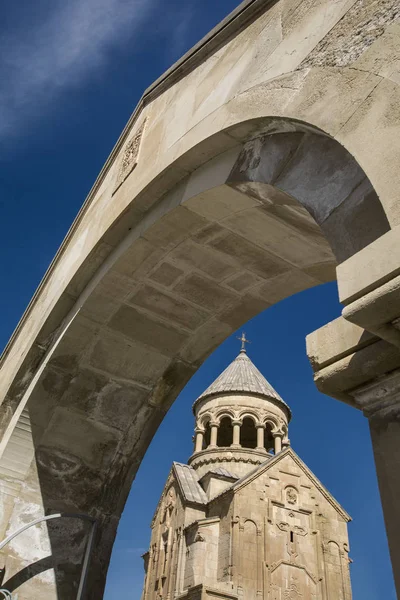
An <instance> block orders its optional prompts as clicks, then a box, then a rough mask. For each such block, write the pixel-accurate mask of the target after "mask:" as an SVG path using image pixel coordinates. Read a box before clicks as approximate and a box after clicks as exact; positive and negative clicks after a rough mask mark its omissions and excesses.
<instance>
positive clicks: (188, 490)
mask: <svg viewBox="0 0 400 600" xmlns="http://www.w3.org/2000/svg"><path fill="white" fill-rule="evenodd" d="M241 341H242V349H241V351H240V353H239V355H238V356H237V358H236V359H235V360H234V361H233V362H232V363H231V364H230V365H229V366H228V367H227V368H226V369H225V371H223V373H221V375H220V376H219V377H218V378H217V379H216V380H215V381H214V383H212V384H211V385H210V386H209V387H208V388H207V389H206V390H205V392H203V394H201V396H199V398H197V400H196V401H195V403H194V405H193V411H194V414H195V419H196V428H195V434H196V436H195V448H194V453H193V454H192V456H191V457H190V458H189V461H188V464H187V465H185V464H180V463H173V465H172V469H171V471H170V474H169V476H168V479H167V482H166V485H165V488H164V491H163V494H162V496H161V498H160V501H159V503H158V506H157V509H156V512H155V515H154V518H153V521H152V524H151V527H152V534H151V542H150V549H149V551H148V552H147V553H146V554H145V555H144V561H145V571H146V578H145V584H144V589H143V595H142V600H156V599H160V598H163V599H167V600H173V599H174V598H180V599H182V600H206V599H211V598H212V599H216V598H219V599H221V600H223V599H226V600H228V599H229V600H239V599H243V600H351V585H350V573H349V562H350V561H349V558H348V552H349V543H348V535H347V523H348V521H349V520H350V517H349V515H348V514H347V513H346V512H345V511H344V509H343V508H342V507H341V506H340V505H339V504H338V503H337V502H336V500H335V499H334V498H333V497H332V496H331V494H330V493H329V492H328V491H327V490H326V489H325V488H324V486H323V485H322V484H321V483H320V481H319V480H318V479H317V478H316V477H315V475H314V474H313V473H312V472H311V471H310V470H309V469H308V467H307V466H306V465H305V464H304V463H303V462H302V460H301V459H300V458H299V457H298V455H297V454H296V453H295V452H294V451H293V449H292V448H291V447H290V443H289V439H288V423H289V421H290V418H291V411H290V409H289V407H288V405H287V404H286V403H285V402H284V401H283V400H282V398H281V397H280V396H279V394H278V393H277V392H276V391H275V390H274V388H273V387H272V386H271V385H270V384H269V383H268V381H267V380H266V379H265V377H264V376H263V375H262V374H261V373H260V371H259V370H258V369H257V368H256V367H255V365H254V364H253V362H252V361H251V360H250V358H249V357H248V355H247V353H246V350H245V342H246V339H245V336H244V335H243V336H242V338H241Z"/></svg>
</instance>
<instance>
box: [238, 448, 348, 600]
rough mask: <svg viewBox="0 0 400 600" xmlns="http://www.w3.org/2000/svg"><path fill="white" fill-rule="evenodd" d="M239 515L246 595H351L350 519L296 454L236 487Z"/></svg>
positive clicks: (318, 598)
mask: <svg viewBox="0 0 400 600" xmlns="http://www.w3.org/2000/svg"><path fill="white" fill-rule="evenodd" d="M235 515H238V517H237V519H236V521H237V523H236V524H235V525H234V527H236V528H237V532H236V539H234V544H233V545H234V559H233V562H234V563H235V562H238V564H239V567H238V571H237V575H236V576H235V581H234V583H235V585H237V586H238V590H239V591H241V593H243V596H244V598H246V600H253V599H254V600H255V599H256V597H257V593H258V595H260V594H262V597H263V598H265V599H266V600H281V599H282V600H283V599H284V598H286V597H290V598H301V597H302V598H307V599H309V600H333V599H335V600H350V599H351V590H350V579H349V561H348V556H347V554H348V537H347V525H346V521H345V519H344V517H342V516H341V515H340V514H339V513H338V512H337V510H336V509H335V508H334V507H333V506H332V504H331V503H330V502H329V501H328V500H327V498H326V497H325V496H324V495H323V494H322V493H321V492H320V491H319V490H318V489H317V488H316V486H315V485H314V483H313V482H312V481H310V479H309V478H308V477H307V476H305V474H304V472H303V471H302V470H301V469H300V468H299V467H298V465H296V464H295V462H294V461H293V460H292V458H291V457H290V456H287V457H285V458H284V459H283V460H282V461H280V462H278V463H277V464H275V465H274V466H273V467H271V469H270V470H267V471H266V472H265V473H263V474H261V475H260V476H259V477H258V478H256V479H255V480H253V481H252V482H251V483H249V484H248V485H246V486H244V487H243V488H242V489H239V490H238V491H237V492H236V494H235ZM234 536H235V534H234ZM235 555H236V557H238V559H236V558H235ZM264 563H265V565H266V568H264V567H263V564H264ZM285 593H287V594H291V595H290V596H285V595H284V594H285ZM301 594H302V596H301Z"/></svg>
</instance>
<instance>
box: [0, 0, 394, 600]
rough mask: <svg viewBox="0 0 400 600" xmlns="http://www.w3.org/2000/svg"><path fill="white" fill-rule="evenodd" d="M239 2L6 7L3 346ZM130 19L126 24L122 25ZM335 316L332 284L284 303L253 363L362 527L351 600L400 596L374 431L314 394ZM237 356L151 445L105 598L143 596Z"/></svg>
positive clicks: (0, 10) (254, 328) (0, 203)
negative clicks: (211, 394)
mask: <svg viewBox="0 0 400 600" xmlns="http://www.w3.org/2000/svg"><path fill="white" fill-rule="evenodd" d="M78 3H79V7H80V8H82V7H83V8H84V9H85V11H86V12H84V13H83V16H82V15H80V17H79V18H80V19H81V21H82V23H83V25H82V27H81V28H79V27H78V25H79V24H80V23H77V22H76V20H77V17H74V15H75V14H78V13H74V11H73V10H72V9H73V8H74V7H75V8H76V7H78ZM238 4H239V2H238V0H168V2H166V1H165V0H164V2H161V0H70V1H69V3H66V4H64V3H63V2H62V1H61V0H35V2H34V3H33V2H32V1H31V0H17V1H16V2H14V3H11V2H9V3H3V4H2V5H1V6H0V23H2V33H3V35H2V36H0V38H1V39H0V56H1V57H2V62H1V64H0V80H1V81H2V86H0V211H1V212H0V214H1V219H0V244H1V258H2V260H1V262H0V269H1V271H0V275H1V281H2V283H3V293H2V294H1V295H0V308H1V314H2V319H1V323H0V345H1V346H4V345H5V344H6V342H7V340H8V338H9V336H10V335H11V333H12V331H13V329H14V327H15V326H16V324H17V322H18V320H19V318H20V317H21V315H22V312H23V311H24V309H25V307H26V305H27V304H28V302H29V300H30V298H31V296H32V294H33V292H34V290H35V288H36V287H37V285H38V283H39V281H40V279H41V278H42V276H43V274H44V272H45V270H46V269H47V267H48V265H49V263H50V261H51V260H52V258H53V256H54V254H55V252H56V250H57V248H58V246H59V245H60V243H61V241H62V239H63V237H64V236H65V234H66V232H67V230H68V228H69V226H70V225H71V223H72V221H73V219H74V217H75V216H76V214H77V212H78V210H79V208H80V206H81V205H82V203H83V201H84V199H85V196H86V194H87V193H88V191H89V189H90V187H91V185H92V184H93V182H94V180H95V178H96V176H97V174H98V172H99V170H100V169H101V167H102V165H103V163H104V162H105V160H106V158H107V156H108V154H109V153H110V151H111V149H112V147H113V145H114V143H115V141H116V139H117V138H118V136H119V134H120V132H121V130H122V128H123V127H124V125H125V123H126V121H127V120H128V118H129V116H130V114H131V113H132V111H133V109H134V107H135V105H136V103H137V101H138V100H139V98H140V96H141V94H142V93H143V91H144V89H145V88H146V87H147V86H148V85H150V84H151V83H152V82H153V81H154V80H155V79H156V78H157V77H158V76H159V75H160V74H161V73H162V72H163V71H164V70H165V69H167V68H168V67H169V66H170V65H171V64H172V63H173V62H174V61H175V60H177V59H178V58H179V57H180V56H181V55H182V54H183V53H184V52H185V51H186V50H187V49H188V48H190V47H191V46H192V45H194V44H195V43H196V42H197V41H198V40H199V39H200V38H201V37H202V36H203V35H205V34H206V33H207V32H208V31H209V30H210V29H211V28H212V27H214V26H215V25H216V24H217V23H218V22H219V21H220V20H221V19H222V18H224V17H225V16H226V14H228V13H229V12H230V11H231V10H232V9H233V8H235V7H236V6H237V5H238ZM67 5H68V7H69V8H70V7H72V8H71V10H70V12H68V13H66V12H65V11H66V9H65V6H67ZM99 7H101V9H102V11H103V12H102V13H100V8H99ZM69 8H68V10H69ZM83 8H82V10H83ZM86 9H87V10H86ZM107 10H110V13H109V14H110V22H111V25H110V29H109V31H108V30H107V31H106V32H105V31H104V27H103V21H102V19H103V15H104V14H107ZM63 11H64V12H63ZM135 11H136V12H135ZM139 14H140V18H139V16H138V15H139ZM71 15H72V16H71ZM132 15H133V16H132ZM67 17H68V18H67ZM96 17H98V18H99V19H98V20H100V24H99V23H98V22H96ZM74 18H75V22H74ZM68 19H69V20H68ZM113 19H114V20H113ZM129 19H131V20H132V26H131V25H129V27H125V28H124V20H125V21H126V20H129ZM91 20H93V23H92V21H91ZM114 21H115V22H114ZM130 22H131V21H129V23H130ZM83 26H85V27H83ZM86 26H87V29H86ZM82 31H83V33H82ZM93 32H94V33H93ZM74 36H75V37H74ZM82 36H86V37H85V38H84V41H82V39H83V38H82ZM58 40H59V42H58ZM52 56H54V57H55V59H54V60H52ZM66 57H67V58H68V60H67V58H66ZM340 310H341V309H340V305H339V303H338V300H337V292H336V285H335V284H327V285H325V286H320V287H318V288H315V289H313V290H308V291H306V292H304V293H302V294H299V295H296V296H294V297H292V298H289V299H287V300H286V301H284V302H281V303H279V304H278V305H277V306H275V307H273V308H271V309H269V310H267V311H265V312H264V313H262V314H261V315H259V316H258V317H257V318H255V319H253V320H252V321H251V322H250V323H249V324H248V325H247V326H246V328H245V330H246V334H247V336H248V337H249V338H250V340H252V344H251V346H250V347H249V355H250V356H251V358H252V359H253V360H254V362H255V364H256V365H257V366H258V368H259V369H260V370H261V371H262V372H263V373H264V375H265V376H266V377H267V378H268V379H269V380H270V382H271V383H272V384H273V385H274V387H276V389H277V391H278V392H279V393H280V394H281V395H282V396H283V398H284V399H285V400H286V401H287V403H288V404H289V405H290V406H291V408H292V410H293V420H292V423H291V425H290V430H289V431H290V438H291V442H292V445H293V448H294V449H295V450H296V452H297V453H298V454H299V455H300V456H301V458H302V459H303V460H304V461H305V462H306V463H307V464H308V466H309V467H310V468H311V469H312V470H313V471H314V473H315V474H316V475H317V477H319V478H320V479H321V481H322V482H323V483H324V484H325V485H326V486H327V487H328V489H329V490H330V491H331V492H332V494H333V495H334V496H335V497H336V499H337V500H338V501H339V502H340V503H341V504H342V505H343V506H344V508H345V509H346V510H347V511H348V512H349V513H350V514H351V515H352V517H353V519H354V522H352V523H351V524H350V526H349V530H350V542H351V552H350V556H351V557H352V558H353V559H354V564H353V565H352V583H353V593H354V600H378V599H381V598H384V599H385V600H395V592H394V587H393V580H392V574H391V568H390V562H389V557H388V551H387V542H386V536H385V532H384V526H383V520H382V512H381V506H380V501H379V494H378V489H377V483H376V475H375V471H374V466H373V457H372V452H371V443H370V438H369V432H368V426H367V421H366V420H365V419H364V418H363V417H362V415H361V414H360V413H358V412H357V411H355V410H353V409H351V408H350V407H348V406H346V405H344V404H342V403H340V402H337V401H335V400H332V399H330V398H327V397H325V396H322V395H321V394H319V393H318V392H317V390H316V388H315V386H314V384H313V381H312V373H311V369H310V366H309V363H308V361H307V357H306V354H305V342H304V338H305V336H306V334H307V333H309V332H311V331H313V330H314V329H316V328H318V327H320V326H321V325H323V324H325V323H326V322H328V321H329V320H331V319H333V318H335V317H337V316H338V315H339V314H340ZM239 346H240V344H239V342H238V341H237V340H236V338H235V336H232V337H231V338H230V339H228V340H227V341H226V342H225V343H224V344H222V345H221V346H220V347H219V348H218V349H217V350H216V351H215V352H214V354H213V355H212V356H211V357H210V358H209V359H208V360H207V361H206V362H205V364H204V365H203V366H202V368H201V369H199V371H198V372H197V373H196V375H195V376H194V377H193V378H192V380H191V381H190V382H189V384H188V385H187V386H186V388H185V390H184V391H183V392H182V393H181V394H180V396H179V398H178V399H177V401H176V402H175V404H174V406H173V407H172V408H171V410H170V412H169V414H168V415H167V417H166V419H165V420H164V422H163V424H162V426H161V427H160V429H159V431H158V432H157V434H156V436H155V437H154V440H153V443H152V444H151V447H150V449H149V451H148V453H147V455H146V457H145V459H144V461H143V464H142V467H141V469H140V471H139V473H138V476H137V478H136V481H135V482H134V485H133V487H132V491H131V494H130V497H129V500H128V503H127V506H126V509H125V512H124V515H123V518H122V521H121V524H120V527H119V531H118V537H117V541H116V544H115V548H114V552H113V557H112V563H111V568H110V571H109V575H108V583H107V591H106V600H116V599H117V598H120V597H123V598H127V599H129V598H132V600H139V598H140V593H141V586H142V581H143V567H142V559H141V558H140V555H141V554H142V553H143V552H144V551H145V550H146V549H147V545H148V541H149V531H150V530H149V525H150V521H151V518H152V515H153V512H154V509H155V506H156V504H157V501H158V498H159V495H160V493H161V491H162V488H163V485H164V482H165V479H166V477H167V475H168V472H169V469H170V466H171V462H172V461H173V460H178V461H183V462H185V461H186V460H187V458H188V456H189V455H190V454H191V451H192V444H191V437H192V434H193V415H192V412H191V405H192V403H193V401H194V400H195V398H196V397H197V396H198V395H199V394H200V393H201V392H202V391H203V390H204V389H205V388H206V387H207V386H208V385H209V383H211V381H213V379H215V377H216V376H217V375H219V373H220V372H221V371H222V370H223V369H224V368H225V366H226V365H227V364H228V363H229V362H230V361H231V360H233V359H234V358H235V356H236V354H237V353H238V350H239Z"/></svg>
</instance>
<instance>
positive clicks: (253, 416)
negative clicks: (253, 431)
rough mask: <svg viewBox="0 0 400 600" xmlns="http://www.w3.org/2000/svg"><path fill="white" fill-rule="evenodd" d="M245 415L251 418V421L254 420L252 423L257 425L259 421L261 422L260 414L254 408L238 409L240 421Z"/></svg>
mask: <svg viewBox="0 0 400 600" xmlns="http://www.w3.org/2000/svg"><path fill="white" fill-rule="evenodd" d="M246 417H248V418H249V419H252V421H253V422H254V425H258V424H259V423H261V418H260V415H259V414H258V413H257V412H256V411H255V410H252V409H247V408H245V409H244V410H242V411H240V413H239V419H240V420H241V421H242V422H243V419H245V418H246Z"/></svg>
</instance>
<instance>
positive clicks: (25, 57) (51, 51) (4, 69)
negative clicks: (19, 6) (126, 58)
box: [0, 0, 158, 138]
mask: <svg viewBox="0 0 400 600" xmlns="http://www.w3.org/2000/svg"><path fill="white" fill-rule="evenodd" d="M157 3H158V0H54V2H53V3H52V4H51V9H49V10H48V11H46V14H43V15H40V21H39V19H37V21H38V23H37V24H36V25H35V23H33V25H32V26H31V27H29V24H27V23H26V22H25V24H24V26H23V28H22V27H21V28H20V29H19V30H17V32H15V31H14V32H13V34H12V35H11V34H9V35H7V34H6V35H2V41H1V42H0V56H1V62H2V66H1V68H0V80H1V81H2V83H1V87H0V138H4V137H5V136H6V135H7V136H10V135H12V134H13V133H14V132H15V131H16V130H17V129H18V123H20V122H21V117H22V120H23V119H24V117H27V116H29V115H33V114H35V113H37V112H38V108H40V107H41V106H42V105H43V103H44V104H47V102H49V101H50V100H52V99H54V97H55V96H56V95H57V94H59V93H60V91H62V90H63V89H65V88H66V87H67V86H71V85H77V84H80V83H81V82H82V80H83V79H84V78H85V77H87V76H88V75H89V74H90V73H93V72H94V71H96V70H98V69H99V68H101V67H102V66H103V65H104V64H106V63H107V60H108V57H109V54H110V49H111V48H112V47H113V46H116V45H121V43H123V42H124V40H126V39H127V37H128V36H132V34H135V32H137V31H138V28H139V27H140V25H141V24H143V22H144V20H145V18H146V16H148V14H149V12H150V11H151V10H152V9H154V7H155V5H156V4H157Z"/></svg>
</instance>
